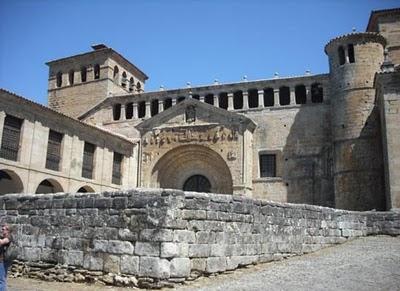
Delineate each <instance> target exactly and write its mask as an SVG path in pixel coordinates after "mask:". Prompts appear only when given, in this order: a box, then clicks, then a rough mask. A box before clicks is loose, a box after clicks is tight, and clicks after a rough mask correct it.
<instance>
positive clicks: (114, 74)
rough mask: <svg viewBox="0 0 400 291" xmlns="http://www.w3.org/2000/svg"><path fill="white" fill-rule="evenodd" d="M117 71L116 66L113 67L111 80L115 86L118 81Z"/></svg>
mask: <svg viewBox="0 0 400 291" xmlns="http://www.w3.org/2000/svg"><path fill="white" fill-rule="evenodd" d="M118 74H119V69H118V66H114V73H113V80H114V83H115V84H118V80H119V75H118Z"/></svg>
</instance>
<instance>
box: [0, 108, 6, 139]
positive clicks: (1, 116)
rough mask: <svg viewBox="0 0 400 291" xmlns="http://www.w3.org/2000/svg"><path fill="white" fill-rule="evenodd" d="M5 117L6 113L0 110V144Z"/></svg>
mask: <svg viewBox="0 0 400 291" xmlns="http://www.w3.org/2000/svg"><path fill="white" fill-rule="evenodd" d="M5 118H6V113H5V112H4V111H0V145H1V139H2V138H3V129H4V120H5Z"/></svg>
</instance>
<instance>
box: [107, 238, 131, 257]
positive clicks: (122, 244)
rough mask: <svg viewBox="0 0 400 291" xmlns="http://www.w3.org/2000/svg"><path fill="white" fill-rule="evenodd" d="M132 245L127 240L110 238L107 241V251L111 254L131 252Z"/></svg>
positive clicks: (129, 253)
mask: <svg viewBox="0 0 400 291" xmlns="http://www.w3.org/2000/svg"><path fill="white" fill-rule="evenodd" d="M133 250H134V248H133V245H132V243H131V242H128V241H119V240H110V241H108V246H107V252H108V253H111V254H127V255H132V254H133Z"/></svg>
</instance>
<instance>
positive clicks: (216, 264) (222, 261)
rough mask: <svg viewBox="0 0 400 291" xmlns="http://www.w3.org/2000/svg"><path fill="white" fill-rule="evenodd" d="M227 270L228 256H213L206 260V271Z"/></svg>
mask: <svg viewBox="0 0 400 291" xmlns="http://www.w3.org/2000/svg"><path fill="white" fill-rule="evenodd" d="M223 271H226V258H225V257H213V258H208V259H207V260H206V272H207V273H216V272H223Z"/></svg>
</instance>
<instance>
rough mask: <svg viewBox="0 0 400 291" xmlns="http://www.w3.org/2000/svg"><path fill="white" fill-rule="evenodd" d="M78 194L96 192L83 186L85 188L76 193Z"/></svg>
mask: <svg viewBox="0 0 400 291" xmlns="http://www.w3.org/2000/svg"><path fill="white" fill-rule="evenodd" d="M76 192H77V193H93V192H94V190H93V188H92V187H90V186H83V187H81V188H79V189H78V191H76Z"/></svg>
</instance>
